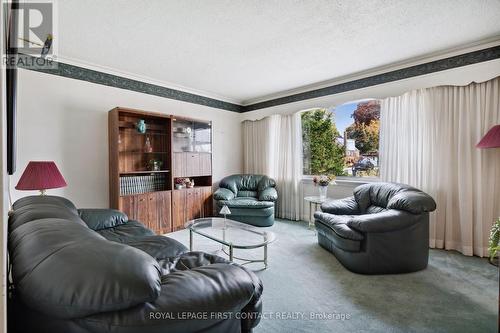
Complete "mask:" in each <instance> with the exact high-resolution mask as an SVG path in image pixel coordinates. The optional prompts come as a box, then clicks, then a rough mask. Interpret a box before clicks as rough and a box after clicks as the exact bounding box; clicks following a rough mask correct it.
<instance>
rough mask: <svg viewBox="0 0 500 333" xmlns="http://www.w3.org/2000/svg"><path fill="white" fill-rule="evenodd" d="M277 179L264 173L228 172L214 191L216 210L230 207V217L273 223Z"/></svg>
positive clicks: (246, 221)
mask: <svg viewBox="0 0 500 333" xmlns="http://www.w3.org/2000/svg"><path fill="white" fill-rule="evenodd" d="M275 187H276V182H275V181H274V180H273V179H271V178H269V177H267V176H264V175H231V176H228V177H226V178H224V179H222V180H221V181H220V183H219V189H218V190H217V191H215V193H214V199H215V200H216V201H217V207H218V210H220V209H221V208H222V207H223V206H224V205H227V206H228V207H229V210H231V215H230V216H228V218H230V219H231V220H235V221H240V222H244V223H248V224H252V225H255V226H258V227H269V226H272V225H273V224H274V202H275V201H276V200H277V199H278V193H277V192H276V188H275Z"/></svg>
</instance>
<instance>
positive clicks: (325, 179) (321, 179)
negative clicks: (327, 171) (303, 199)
mask: <svg viewBox="0 0 500 333" xmlns="http://www.w3.org/2000/svg"><path fill="white" fill-rule="evenodd" d="M334 180H335V176H332V175H330V176H326V175H322V176H314V177H313V183H314V186H328V185H330V183H331V182H332V181H334Z"/></svg>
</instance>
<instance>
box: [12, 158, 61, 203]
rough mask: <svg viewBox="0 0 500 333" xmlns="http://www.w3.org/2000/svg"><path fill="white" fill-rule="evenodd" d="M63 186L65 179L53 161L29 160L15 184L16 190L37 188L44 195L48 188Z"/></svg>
mask: <svg viewBox="0 0 500 333" xmlns="http://www.w3.org/2000/svg"><path fill="white" fill-rule="evenodd" d="M65 186H67V184H66V181H65V180H64V178H63V176H62V175H61V173H60V172H59V169H58V168H57V166H56V164H55V163H54V162H53V161H30V162H29V163H28V166H27V167H26V169H25V170H24V172H23V174H22V176H21V178H20V179H19V182H18V183H17V185H16V190H20V191H30V190H38V191H40V195H45V191H46V190H48V189H51V188H60V187H65Z"/></svg>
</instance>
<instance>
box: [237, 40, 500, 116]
mask: <svg viewBox="0 0 500 333" xmlns="http://www.w3.org/2000/svg"><path fill="white" fill-rule="evenodd" d="M498 58H500V45H499V46H495V47H491V48H487V49H483V50H479V51H474V52H469V53H465V54H461V55H457V56H453V57H449V58H445V59H440V60H436V61H431V62H427V63H424V64H420V65H415V66H411V67H406V68H402V69H398V70H394V71H391V72H387V73H383V74H378V75H373V76H369V77H365V78H362V79H359V80H354V81H349V82H344V83H340V84H336V85H333V86H328V87H325V88H320V89H315V90H310V91H306V92H302V93H298V94H293V95H289V96H285V97H280V98H275V99H271V100H268V101H264V102H260V103H255V104H251V105H247V106H245V110H244V112H248V111H254V110H259V109H264V108H268V107H271V106H277V105H282V104H288V103H293V102H299V101H303V100H306V99H312V98H318V97H323V96H327V95H334V94H338V93H342V92H346V91H350V90H356V89H361V88H367V87H371V86H376V85H379V84H383V83H388V82H393V81H398V80H403V79H407V78H411V77H415V76H420V75H425V74H431V73H435V72H440V71H444V70H447V69H452V68H457V67H462V66H467V65H472V64H476V63H480V62H483V61H489V60H494V59H498Z"/></svg>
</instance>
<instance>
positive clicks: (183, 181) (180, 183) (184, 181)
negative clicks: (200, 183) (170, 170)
mask: <svg viewBox="0 0 500 333" xmlns="http://www.w3.org/2000/svg"><path fill="white" fill-rule="evenodd" d="M174 183H175V188H177V189H181V188H184V187H188V188H191V187H194V180H191V179H189V178H175V180H174Z"/></svg>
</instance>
